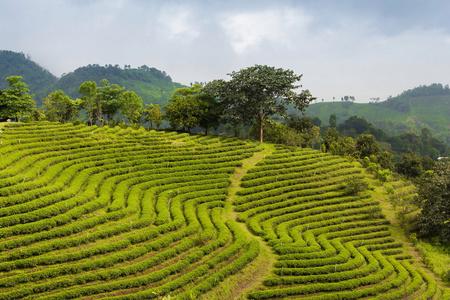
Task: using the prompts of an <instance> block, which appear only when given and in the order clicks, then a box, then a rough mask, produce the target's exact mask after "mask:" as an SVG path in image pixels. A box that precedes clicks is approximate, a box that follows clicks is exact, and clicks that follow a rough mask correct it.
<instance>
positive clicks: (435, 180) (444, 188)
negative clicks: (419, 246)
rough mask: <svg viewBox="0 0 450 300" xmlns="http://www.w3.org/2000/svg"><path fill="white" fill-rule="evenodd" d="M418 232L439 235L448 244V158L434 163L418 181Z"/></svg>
mask: <svg viewBox="0 0 450 300" xmlns="http://www.w3.org/2000/svg"><path fill="white" fill-rule="evenodd" d="M418 187H419V199H418V200H419V207H420V208H421V212H420V215H419V223H418V226H419V233H420V235H421V236H424V237H427V238H431V237H434V236H435V237H439V238H440V240H441V241H442V242H443V243H446V244H447V245H449V244H450V160H442V161H439V162H437V163H436V164H435V166H434V168H433V170H431V171H428V172H426V173H425V174H423V176H422V177H421V178H420V180H419V181H418Z"/></svg>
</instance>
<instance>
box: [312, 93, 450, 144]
mask: <svg viewBox="0 0 450 300" xmlns="http://www.w3.org/2000/svg"><path fill="white" fill-rule="evenodd" d="M306 114H307V115H310V116H316V117H318V118H320V119H321V121H322V123H323V124H328V119H329V117H330V115H331V114H336V116H337V120H338V123H340V122H343V121H345V120H346V119H348V118H349V117H351V116H358V117H363V118H365V119H366V120H368V121H369V122H371V123H372V124H374V125H375V126H376V127H378V128H381V129H383V130H384V131H386V132H387V133H389V134H399V133H402V132H405V131H412V132H415V133H419V132H420V130H421V129H422V128H424V127H425V128H429V129H430V130H431V131H432V132H433V133H434V134H435V135H436V137H438V138H440V139H442V140H444V141H445V142H446V143H447V144H450V121H449V116H450V89H449V88H448V87H447V86H443V85H441V84H432V85H430V86H420V87H417V88H414V89H410V90H407V91H405V92H403V93H401V94H400V95H398V96H396V97H392V98H389V99H388V100H386V101H383V102H380V103H352V102H322V103H315V104H312V105H310V106H309V107H308V109H307V110H306Z"/></svg>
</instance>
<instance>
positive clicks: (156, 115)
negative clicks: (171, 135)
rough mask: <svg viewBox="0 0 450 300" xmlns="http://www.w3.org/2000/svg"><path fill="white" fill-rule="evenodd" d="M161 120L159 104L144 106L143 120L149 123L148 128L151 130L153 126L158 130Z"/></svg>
mask: <svg viewBox="0 0 450 300" xmlns="http://www.w3.org/2000/svg"><path fill="white" fill-rule="evenodd" d="M162 119H163V115H162V112H161V107H160V106H159V104H148V105H146V106H145V108H144V120H145V121H146V122H149V123H150V128H153V125H155V126H156V128H157V129H159V126H161V122H162Z"/></svg>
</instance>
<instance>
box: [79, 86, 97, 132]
mask: <svg viewBox="0 0 450 300" xmlns="http://www.w3.org/2000/svg"><path fill="white" fill-rule="evenodd" d="M80 94H81V95H82V97H81V100H82V102H81V106H82V107H83V108H84V109H85V110H86V113H87V115H88V122H89V125H92V124H93V123H94V118H95V115H96V110H97V111H98V110H99V109H98V108H97V100H96V98H97V84H96V83H95V81H85V82H83V83H82V84H81V85H80Z"/></svg>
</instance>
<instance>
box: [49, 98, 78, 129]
mask: <svg viewBox="0 0 450 300" xmlns="http://www.w3.org/2000/svg"><path fill="white" fill-rule="evenodd" d="M80 105H81V100H79V99H78V100H73V99H71V98H70V97H69V96H67V95H66V94H65V93H64V91H62V90H56V91H54V92H52V93H50V94H49V95H48V96H47V97H46V98H45V99H44V109H45V116H46V118H47V120H49V121H54V122H61V123H65V122H68V121H72V120H73V119H74V118H75V117H76V116H77V115H78V113H79V111H80Z"/></svg>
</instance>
